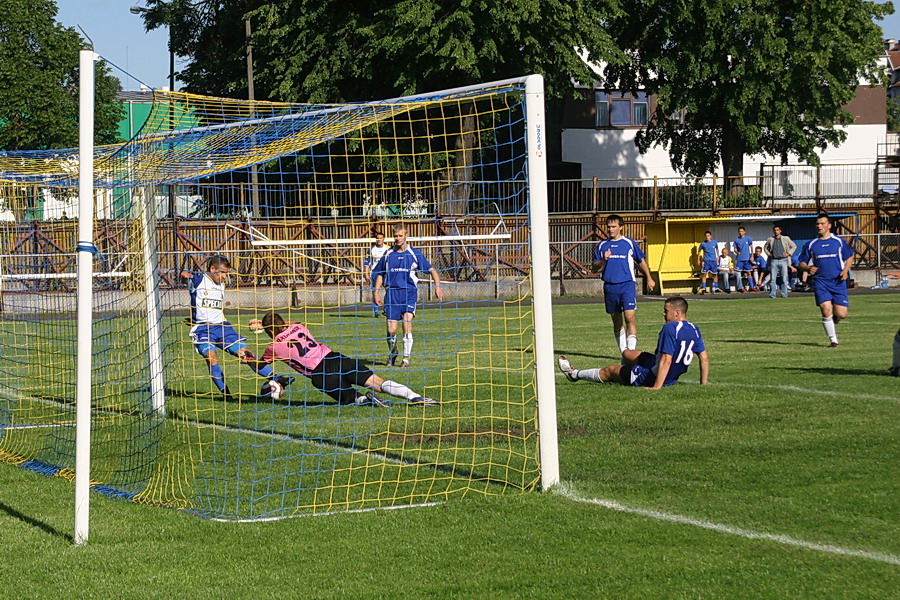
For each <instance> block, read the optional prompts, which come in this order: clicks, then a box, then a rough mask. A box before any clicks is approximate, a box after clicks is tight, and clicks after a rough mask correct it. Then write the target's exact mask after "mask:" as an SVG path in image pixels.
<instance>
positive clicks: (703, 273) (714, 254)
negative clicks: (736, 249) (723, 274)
mask: <svg viewBox="0 0 900 600" xmlns="http://www.w3.org/2000/svg"><path fill="white" fill-rule="evenodd" d="M703 236H704V237H705V238H706V239H705V240H703V241H702V242H700V252H699V255H698V256H697V259H698V261H699V262H700V293H701V294H705V293H706V279H707V275H712V291H713V293H716V292H718V291H719V266H718V258H719V242H717V241H716V240H714V239H713V236H712V232H710V231H707V232H706V233H704V234H703Z"/></svg>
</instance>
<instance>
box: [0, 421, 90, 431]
mask: <svg viewBox="0 0 900 600" xmlns="http://www.w3.org/2000/svg"><path fill="white" fill-rule="evenodd" d="M72 425H74V423H41V424H36V425H0V430H3V429H7V430H10V429H44V428H47V427H64V426H72Z"/></svg>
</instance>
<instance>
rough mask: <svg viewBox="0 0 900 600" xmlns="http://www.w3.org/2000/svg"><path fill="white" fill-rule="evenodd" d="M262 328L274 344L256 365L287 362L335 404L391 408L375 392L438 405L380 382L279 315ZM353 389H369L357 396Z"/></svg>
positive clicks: (360, 365)
mask: <svg viewBox="0 0 900 600" xmlns="http://www.w3.org/2000/svg"><path fill="white" fill-rule="evenodd" d="M262 326H263V329H264V330H265V332H266V334H267V335H268V336H269V337H271V338H272V340H273V342H272V343H271V344H269V346H268V347H267V348H266V351H265V353H264V354H263V357H262V359H261V360H260V361H259V362H260V363H262V364H265V365H266V366H267V367H268V365H270V364H271V363H272V362H273V361H276V360H282V361H284V362H286V363H287V364H288V366H290V367H291V368H292V369H294V370H295V371H297V372H298V373H301V374H303V375H306V376H307V377H309V379H310V381H311V382H312V384H313V385H314V386H316V388H317V389H319V390H322V391H323V392H325V393H326V394H328V395H329V396H331V397H332V398H334V399H335V400H336V401H337V402H338V404H357V405H365V404H369V405H375V406H389V405H390V402H388V401H386V400H382V399H380V398H378V396H376V395H375V394H374V392H379V393H381V392H384V393H386V394H390V395H391V396H394V397H396V398H402V399H405V400H407V401H408V402H409V404H422V405H436V404H440V402H438V401H437V400H434V399H432V398H425V397H424V396H420V395H418V394H416V393H415V392H414V391H412V390H411V389H409V388H408V387H406V386H405V385H403V384H401V383H397V382H396V381H390V380H385V379H382V378H381V377H379V376H378V375H376V374H375V373H373V372H372V371H371V369H369V368H368V367H367V366H366V365H365V364H363V363H362V362H361V361H360V360H359V359H357V358H350V357H349V356H344V355H343V354H341V353H340V352H335V351H334V350H332V349H331V348H329V347H328V346H326V345H325V344H322V343H319V342H317V341H316V339H315V338H314V337H313V336H312V334H311V333H310V332H309V329H307V328H306V326H305V325H303V324H302V323H292V322H286V321H285V320H284V319H283V318H282V317H281V315H279V314H278V313H274V312H273V313H268V314H266V315H265V316H264V317H263V319H262ZM268 368H269V369H271V367H268ZM268 385H269V384H266V385H265V386H263V390H262V394H263V395H266V394H267V393H268V392H270V389H269V388H268ZM354 386H359V387H363V388H368V389H367V391H365V392H363V393H359V392H358V391H357V390H356V388H355V387H354Z"/></svg>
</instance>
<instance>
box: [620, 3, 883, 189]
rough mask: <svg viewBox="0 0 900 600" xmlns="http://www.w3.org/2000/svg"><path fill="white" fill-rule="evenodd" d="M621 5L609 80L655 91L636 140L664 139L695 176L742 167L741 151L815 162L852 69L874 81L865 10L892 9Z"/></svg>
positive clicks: (874, 40)
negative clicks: (620, 56)
mask: <svg viewBox="0 0 900 600" xmlns="http://www.w3.org/2000/svg"><path fill="white" fill-rule="evenodd" d="M622 8H623V9H624V12H623V13H622V14H620V15H618V16H616V17H614V18H611V19H609V21H608V23H607V30H608V31H609V32H610V35H611V36H613V38H614V39H615V41H616V43H617V45H618V46H619V47H620V48H622V49H624V50H625V51H626V53H627V54H628V56H629V59H628V60H626V61H623V62H620V63H616V64H612V65H610V66H609V67H608V68H607V70H606V73H605V75H606V78H607V82H608V85H609V86H610V88H611V89H616V88H619V89H623V90H637V89H639V88H643V89H645V90H646V91H647V92H649V93H651V94H656V95H657V104H656V109H655V112H654V113H653V115H652V118H651V121H650V124H649V126H648V127H647V128H646V129H645V130H642V131H641V132H639V133H638V135H637V139H636V143H637V145H638V148H639V149H640V151H641V152H646V151H647V150H648V149H649V148H650V147H651V146H654V145H662V146H664V147H667V148H668V150H669V155H670V158H671V162H672V165H673V167H674V168H676V169H677V170H679V171H680V172H683V173H685V174H689V175H694V176H702V175H706V174H707V173H711V172H714V171H715V170H716V168H717V165H718V164H719V163H721V165H722V166H723V169H724V174H725V175H726V176H727V177H738V176H741V175H742V174H743V157H744V155H745V154H770V155H774V156H779V157H780V158H781V159H782V161H786V160H787V157H788V155H789V154H792V153H793V154H796V155H797V156H799V157H800V159H802V160H805V161H808V162H810V163H811V164H818V162H819V157H818V151H820V150H822V149H824V148H825V146H826V145H837V144H839V143H841V142H842V141H843V140H844V139H845V138H846V133H845V132H844V131H842V130H841V129H840V128H837V127H836V126H840V125H847V124H850V123H851V122H852V120H853V119H852V115H850V113H848V112H847V111H846V110H844V109H843V108H842V106H843V105H845V104H846V103H848V102H849V101H850V100H851V99H852V98H853V96H854V93H855V90H856V87H857V85H858V81H859V78H860V77H863V78H865V79H868V80H870V81H883V79H882V78H883V73H882V72H881V71H880V69H879V65H878V57H879V56H880V55H881V54H882V51H883V49H882V45H881V28H880V27H879V26H878V25H877V24H875V23H874V22H873V18H881V17H882V16H884V15H886V14H891V13H893V7H892V5H891V4H890V3H889V2H888V3H883V4H880V3H877V2H866V1H861V0H830V1H829V2H801V1H796V0H679V1H673V0H622ZM674 115H683V123H682V122H681V121H680V120H679V119H677V118H673V116H674ZM729 181H735V180H729ZM737 187H738V188H739V187H740V186H737ZM732 191H733V192H734V193H739V191H740V190H739V189H733V190H732Z"/></svg>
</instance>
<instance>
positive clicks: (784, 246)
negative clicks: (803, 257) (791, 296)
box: [763, 225, 797, 298]
mask: <svg viewBox="0 0 900 600" xmlns="http://www.w3.org/2000/svg"><path fill="white" fill-rule="evenodd" d="M796 249H797V244H795V243H794V242H793V240H791V238H789V237H788V236H786V235H782V234H781V227H779V226H778V225H776V226H775V227H773V228H772V237H770V238H769V239H767V240H766V245H765V247H764V248H763V251H764V252H765V253H766V254H767V255H768V256H769V273H771V275H772V281H771V282H770V283H769V286H770V287H769V290H770V291H769V298H774V297H775V290H776V288H780V289H781V297H782V298H787V296H788V281H789V280H790V279H789V276H788V267H790V266H791V256H792V255H793V254H794V251H795V250H796ZM778 277H781V285H778Z"/></svg>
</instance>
